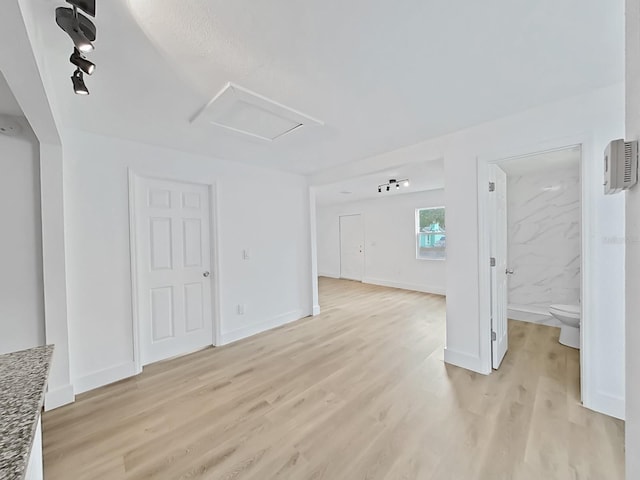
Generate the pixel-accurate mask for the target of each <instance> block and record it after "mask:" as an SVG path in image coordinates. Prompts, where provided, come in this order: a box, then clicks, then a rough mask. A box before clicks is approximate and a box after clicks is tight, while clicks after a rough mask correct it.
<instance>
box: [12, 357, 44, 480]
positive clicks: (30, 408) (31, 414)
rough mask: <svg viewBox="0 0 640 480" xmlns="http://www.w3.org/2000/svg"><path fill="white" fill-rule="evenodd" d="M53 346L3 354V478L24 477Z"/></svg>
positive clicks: (13, 479) (16, 478)
mask: <svg viewBox="0 0 640 480" xmlns="http://www.w3.org/2000/svg"><path fill="white" fill-rule="evenodd" d="M52 354H53V345H47V346H44V347H36V348H30V349H28V350H22V351H20V352H13V353H7V354H5V355H0V479H1V480H20V479H22V478H24V475H25V473H26V472H25V470H26V468H27V464H28V463H29V455H30V454H31V445H32V443H33V436H34V434H35V432H36V427H37V426H38V421H39V420H40V412H41V410H42V404H43V401H44V392H45V389H46V386H47V378H48V376H49V365H50V364H51V355H52Z"/></svg>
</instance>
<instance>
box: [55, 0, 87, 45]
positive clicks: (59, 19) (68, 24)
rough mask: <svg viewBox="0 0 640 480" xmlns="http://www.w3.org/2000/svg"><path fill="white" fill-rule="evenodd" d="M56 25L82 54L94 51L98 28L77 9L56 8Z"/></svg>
mask: <svg viewBox="0 0 640 480" xmlns="http://www.w3.org/2000/svg"><path fill="white" fill-rule="evenodd" d="M56 23H57V24H58V26H59V27H60V28H61V29H62V30H64V31H65V33H66V34H67V35H69V37H70V38H71V41H72V42H73V44H74V45H75V46H76V48H77V49H78V50H80V51H81V52H82V53H87V52H91V51H93V43H91V42H93V41H95V39H96V26H95V25H94V24H93V22H92V21H91V20H89V19H88V18H87V17H86V16H84V15H83V14H81V13H78V9H77V8H76V7H73V8H67V7H58V8H56Z"/></svg>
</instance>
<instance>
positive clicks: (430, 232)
mask: <svg viewBox="0 0 640 480" xmlns="http://www.w3.org/2000/svg"><path fill="white" fill-rule="evenodd" d="M446 244H447V235H446V233H445V223H444V207H433V208H417V209H416V258H418V259H427V260H444V258H445V250H446Z"/></svg>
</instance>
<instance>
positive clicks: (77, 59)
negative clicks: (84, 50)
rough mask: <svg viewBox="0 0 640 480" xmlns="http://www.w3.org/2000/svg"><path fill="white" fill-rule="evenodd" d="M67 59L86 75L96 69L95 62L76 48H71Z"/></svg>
mask: <svg viewBox="0 0 640 480" xmlns="http://www.w3.org/2000/svg"><path fill="white" fill-rule="evenodd" d="M69 61H70V62H71V63H73V64H74V65H75V66H76V67H78V68H79V69H80V70H82V71H83V72H84V73H86V74H87V75H91V74H92V73H93V72H94V71H95V69H96V65H95V63H93V62H90V61H89V60H87V59H86V58H85V57H84V56H83V55H82V54H81V53H80V50H78V49H77V48H74V49H73V53H72V54H71V57H69Z"/></svg>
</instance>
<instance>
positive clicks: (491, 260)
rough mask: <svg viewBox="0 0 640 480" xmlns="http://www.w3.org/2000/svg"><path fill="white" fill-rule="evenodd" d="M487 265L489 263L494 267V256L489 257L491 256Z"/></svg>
mask: <svg viewBox="0 0 640 480" xmlns="http://www.w3.org/2000/svg"><path fill="white" fill-rule="evenodd" d="M489 265H490V266H491V267H495V266H496V257H491V258H490V259H489Z"/></svg>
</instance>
